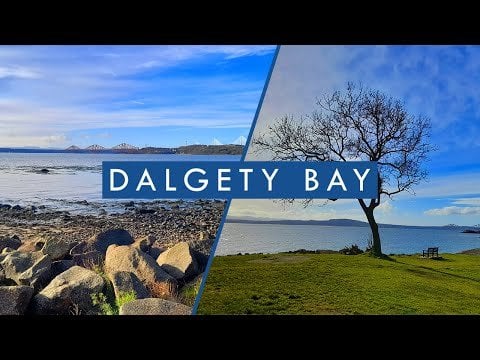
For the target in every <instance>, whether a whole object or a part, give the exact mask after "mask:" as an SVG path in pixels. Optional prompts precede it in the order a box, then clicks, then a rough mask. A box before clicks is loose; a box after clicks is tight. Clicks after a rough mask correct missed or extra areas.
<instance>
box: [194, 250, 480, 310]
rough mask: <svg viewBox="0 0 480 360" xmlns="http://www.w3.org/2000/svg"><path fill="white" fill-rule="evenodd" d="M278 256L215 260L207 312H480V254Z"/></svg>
mask: <svg viewBox="0 0 480 360" xmlns="http://www.w3.org/2000/svg"><path fill="white" fill-rule="evenodd" d="M441 255H442V256H443V260H432V259H422V258H420V257H419V256H418V255H410V256H393V257H392V260H391V261H390V260H382V259H376V258H373V257H370V256H368V255H355V256H348V255H341V254H274V255H258V254H257V255H242V256H219V257H216V258H215V259H214V262H213V265H212V268H211V270H210V273H209V275H208V280H207V284H206V287H205V291H204V293H203V297H202V300H201V302H200V306H199V309H198V313H199V314H480V257H479V256H478V255H467V254H441Z"/></svg>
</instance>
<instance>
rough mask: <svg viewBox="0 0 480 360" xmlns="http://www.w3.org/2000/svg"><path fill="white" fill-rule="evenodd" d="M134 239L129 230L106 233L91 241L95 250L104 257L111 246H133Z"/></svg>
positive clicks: (108, 231)
mask: <svg viewBox="0 0 480 360" xmlns="http://www.w3.org/2000/svg"><path fill="white" fill-rule="evenodd" d="M133 243H134V241H133V237H132V235H130V233H129V232H128V231H127V230H123V229H114V230H107V231H104V232H102V233H100V234H98V235H97V236H95V237H93V238H92V239H91V240H90V244H91V245H92V246H93V248H94V249H95V250H97V251H99V252H101V253H102V254H103V255H105V254H106V252H107V249H108V247H109V246H110V245H130V244H133Z"/></svg>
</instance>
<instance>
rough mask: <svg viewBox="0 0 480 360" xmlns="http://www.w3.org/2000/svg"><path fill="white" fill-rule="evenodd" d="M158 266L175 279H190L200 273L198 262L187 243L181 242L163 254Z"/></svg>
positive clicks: (158, 260) (160, 256)
mask: <svg viewBox="0 0 480 360" xmlns="http://www.w3.org/2000/svg"><path fill="white" fill-rule="evenodd" d="M157 264H158V265H160V266H161V267H162V269H163V270H165V271H166V272H167V273H169V274H170V275H172V276H173V277H174V278H175V279H177V280H180V279H183V278H190V277H193V276H195V275H197V274H198V273H199V271H198V270H199V269H198V264H197V260H196V259H195V256H194V255H193V253H192V250H191V249H190V245H189V244H188V243H186V242H180V243H178V244H176V245H175V246H173V247H171V248H170V249H168V250H166V251H164V252H163V253H161V254H160V255H159V256H158V258H157Z"/></svg>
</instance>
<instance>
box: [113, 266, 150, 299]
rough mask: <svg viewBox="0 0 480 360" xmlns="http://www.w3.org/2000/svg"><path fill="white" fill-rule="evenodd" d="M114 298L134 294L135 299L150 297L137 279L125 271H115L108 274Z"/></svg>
mask: <svg viewBox="0 0 480 360" xmlns="http://www.w3.org/2000/svg"><path fill="white" fill-rule="evenodd" d="M110 280H111V281H112V285H113V290H114V292H115V297H116V298H117V299H118V298H119V297H120V296H121V295H122V294H125V293H129V292H132V291H133V292H134V293H135V295H136V298H137V299H145V298H148V297H150V293H149V291H148V290H147V288H146V287H145V286H144V285H143V284H142V282H141V281H140V280H139V279H138V277H137V276H136V275H135V274H133V273H131V272H127V271H116V272H114V273H112V274H110Z"/></svg>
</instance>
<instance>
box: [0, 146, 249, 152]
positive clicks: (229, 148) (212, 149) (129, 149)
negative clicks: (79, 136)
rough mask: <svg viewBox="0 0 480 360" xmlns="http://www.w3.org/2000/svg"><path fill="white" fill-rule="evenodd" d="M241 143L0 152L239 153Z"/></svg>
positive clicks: (1, 149)
mask: <svg viewBox="0 0 480 360" xmlns="http://www.w3.org/2000/svg"><path fill="white" fill-rule="evenodd" d="M243 147H244V146H243V145H234V144H231V145H186V146H179V147H177V148H164V147H151V146H149V147H143V148H137V147H134V146H131V145H127V144H120V145H117V146H115V147H113V148H110V149H107V148H104V147H102V146H99V145H91V146H89V147H87V148H85V149H81V148H79V147H77V146H70V147H68V148H67V149H45V148H28V147H24V148H7V147H0V153H27V154H32V153H42V154H45V153H67V154H71V153H74V154H92V153H100V154H183V155H241V154H242V152H243Z"/></svg>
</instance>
